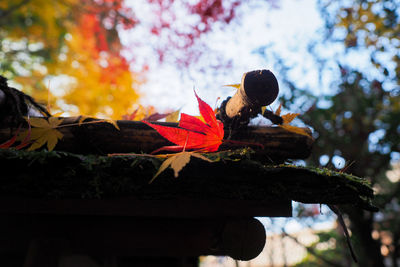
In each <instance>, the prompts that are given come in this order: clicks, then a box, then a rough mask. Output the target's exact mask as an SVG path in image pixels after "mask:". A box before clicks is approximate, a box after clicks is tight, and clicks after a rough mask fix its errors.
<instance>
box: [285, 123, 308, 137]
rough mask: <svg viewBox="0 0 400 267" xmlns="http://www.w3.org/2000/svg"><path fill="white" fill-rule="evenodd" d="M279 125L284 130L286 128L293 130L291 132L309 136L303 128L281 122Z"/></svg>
mask: <svg viewBox="0 0 400 267" xmlns="http://www.w3.org/2000/svg"><path fill="white" fill-rule="evenodd" d="M280 127H282V128H284V129H286V130H288V131H290V132H293V133H297V134H302V135H306V136H310V133H308V132H307V131H306V130H305V129H304V128H300V127H296V126H292V125H289V124H283V125H280Z"/></svg>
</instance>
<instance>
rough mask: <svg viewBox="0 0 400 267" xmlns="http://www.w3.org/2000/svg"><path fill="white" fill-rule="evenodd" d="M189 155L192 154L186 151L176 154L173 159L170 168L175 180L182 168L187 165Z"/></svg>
mask: <svg viewBox="0 0 400 267" xmlns="http://www.w3.org/2000/svg"><path fill="white" fill-rule="evenodd" d="M191 154H192V153H190V152H186V151H183V152H181V153H178V154H176V156H175V159H174V160H173V161H172V162H171V168H172V169H173V170H174V176H175V178H176V177H178V174H179V172H180V171H181V170H182V169H183V167H185V166H186V164H188V163H189V161H190V155H191Z"/></svg>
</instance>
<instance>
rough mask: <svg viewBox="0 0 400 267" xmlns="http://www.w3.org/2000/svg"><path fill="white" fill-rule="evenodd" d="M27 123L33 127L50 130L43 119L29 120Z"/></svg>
mask: <svg viewBox="0 0 400 267" xmlns="http://www.w3.org/2000/svg"><path fill="white" fill-rule="evenodd" d="M28 121H29V124H30V125H31V126H33V127H39V128H50V124H49V122H48V121H47V120H46V119H45V118H29V119H28Z"/></svg>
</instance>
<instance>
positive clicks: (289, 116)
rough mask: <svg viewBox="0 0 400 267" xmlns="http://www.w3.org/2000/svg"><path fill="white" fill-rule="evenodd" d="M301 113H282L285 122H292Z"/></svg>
mask: <svg viewBox="0 0 400 267" xmlns="http://www.w3.org/2000/svg"><path fill="white" fill-rule="evenodd" d="M299 115H300V113H288V114H285V115H282V116H281V117H282V119H283V124H289V123H291V122H292V121H293V120H294V119H295V118H296V117H297V116H299Z"/></svg>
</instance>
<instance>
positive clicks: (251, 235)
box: [221, 218, 266, 261]
mask: <svg viewBox="0 0 400 267" xmlns="http://www.w3.org/2000/svg"><path fill="white" fill-rule="evenodd" d="M265 242H266V234H265V229H264V226H263V225H262V223H261V222H260V221H259V220H257V219H254V218H246V219H235V220H231V221H228V222H227V223H226V225H225V227H224V230H223V232H222V246H221V247H222V250H223V252H224V253H225V254H226V255H229V256H230V257H232V258H234V259H236V260H242V261H248V260H251V259H254V258H255V257H257V256H258V255H259V254H260V253H261V251H262V250H263V249H264V246H265Z"/></svg>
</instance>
